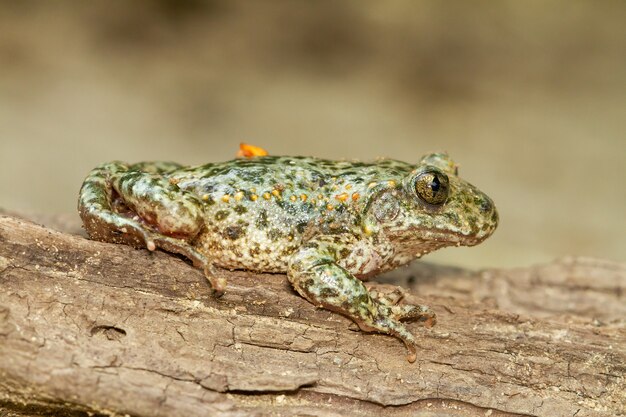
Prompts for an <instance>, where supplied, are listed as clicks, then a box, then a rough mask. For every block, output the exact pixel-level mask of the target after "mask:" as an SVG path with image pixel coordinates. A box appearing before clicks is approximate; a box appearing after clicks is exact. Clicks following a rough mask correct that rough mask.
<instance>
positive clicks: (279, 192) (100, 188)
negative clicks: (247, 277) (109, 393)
mask: <svg viewBox="0 0 626 417" xmlns="http://www.w3.org/2000/svg"><path fill="white" fill-rule="evenodd" d="M456 171H457V169H456V165H455V164H454V163H453V162H452V161H451V160H450V159H449V158H448V156H447V155H445V154H431V155H427V156H425V157H423V158H422V160H421V161H420V162H419V163H418V164H415V165H413V164H408V163H405V162H401V161H395V160H389V159H383V160H379V161H375V162H371V163H363V162H349V161H330V160H323V159H316V158H309V157H284V156H283V157H275V156H265V157H255V158H252V159H236V160H232V161H228V162H222V163H212V164H206V165H202V166H196V167H182V166H179V165H177V164H173V163H140V164H135V165H127V164H124V163H121V162H112V163H108V164H104V165H101V166H99V167H97V168H95V169H94V170H93V171H92V172H91V173H90V175H89V176H88V177H87V178H86V180H85V182H84V184H83V187H82V189H81V192H80V198H79V211H80V213H81V217H82V218H83V222H84V224H85V228H86V229H87V231H88V233H89V235H90V236H91V237H92V238H94V239H98V240H104V241H109V242H116V243H126V244H131V245H135V246H147V247H148V249H150V250H154V249H156V248H157V247H160V248H163V249H165V250H167V251H171V252H177V253H181V254H183V255H185V256H187V257H188V258H190V259H191V260H193V262H194V264H195V265H196V266H198V267H201V268H203V269H204V271H205V274H206V275H207V277H208V279H209V281H210V282H211V284H212V285H213V287H214V288H215V290H216V291H218V292H221V291H223V289H224V285H225V282H224V280H223V279H222V278H219V274H218V273H217V271H216V270H215V269H213V266H218V267H222V268H229V269H246V270H253V271H262V272H286V273H287V275H288V277H289V280H290V281H291V282H292V284H293V285H294V288H295V289H296V290H297V291H298V292H299V293H300V294H301V295H302V296H304V297H305V298H307V299H308V300H309V301H311V302H312V303H314V304H316V305H320V306H323V307H325V308H328V309H331V310H333V311H337V312H340V313H342V314H344V315H346V316H348V317H350V318H352V319H353V320H354V321H355V322H356V323H357V324H359V326H360V327H361V328H362V329H363V330H366V331H379V332H383V333H388V334H391V335H394V336H396V337H398V338H400V339H401V340H403V341H404V342H405V344H406V345H407V347H408V348H409V351H410V355H409V360H411V361H413V360H415V340H414V337H413V335H412V334H411V333H410V332H409V331H408V330H407V329H406V328H405V326H404V325H403V324H402V323H401V322H400V321H401V320H421V321H426V322H428V323H434V318H435V316H434V314H433V313H432V312H430V311H429V310H428V308H427V307H424V306H412V305H398V304H397V302H398V301H399V299H396V300H389V299H386V298H384V297H373V296H372V295H371V294H370V293H368V291H367V289H366V288H365V286H364V285H363V284H362V283H361V281H360V280H359V279H357V278H364V277H367V276H370V275H373V274H377V273H380V272H382V271H386V270H389V269H393V268H395V267H397V266H399V265H402V264H405V263H407V262H409V261H411V260H412V259H415V258H417V257H420V256H421V255H423V254H425V253H428V252H431V251H433V250H435V249H438V248H441V247H444V246H451V245H456V246H459V245H475V244H477V243H479V242H481V241H482V240H484V239H485V238H487V237H488V236H489V235H490V234H491V233H492V232H493V231H494V229H495V228H496V225H497V221H498V217H497V213H496V210H495V207H494V205H493V203H492V201H491V200H490V199H489V198H488V197H487V196H486V195H485V194H483V193H482V192H481V191H479V190H478V189H477V188H475V187H474V186H472V185H470V184H469V183H467V182H465V181H463V180H462V179H460V178H459V177H458V176H457V172H456ZM424 172H435V173H437V175H439V176H443V177H445V178H444V179H446V178H447V181H448V184H449V185H448V191H447V198H445V201H443V202H442V203H441V204H429V203H428V202H426V201H425V199H424V198H422V197H421V196H420V195H419V193H418V192H416V181H417V178H418V177H419V176H420V174H423V173H424ZM355 277H357V278H355Z"/></svg>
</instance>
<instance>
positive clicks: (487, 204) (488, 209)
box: [473, 193, 498, 244]
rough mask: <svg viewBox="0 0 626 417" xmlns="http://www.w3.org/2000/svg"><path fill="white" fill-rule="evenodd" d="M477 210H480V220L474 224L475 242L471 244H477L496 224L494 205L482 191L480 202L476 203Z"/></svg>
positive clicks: (489, 234) (496, 213) (490, 232)
mask: <svg viewBox="0 0 626 417" xmlns="http://www.w3.org/2000/svg"><path fill="white" fill-rule="evenodd" d="M478 211H479V212H480V216H479V218H480V221H478V222H476V224H475V225H474V235H475V236H476V242H473V244H478V243H480V242H482V241H483V240H485V239H486V238H488V237H489V236H491V234H492V233H493V232H494V230H496V227H497V226H498V211H497V210H496V206H495V204H494V203H493V200H492V199H491V198H489V197H488V196H487V195H485V194H482V193H481V196H480V202H479V203H478Z"/></svg>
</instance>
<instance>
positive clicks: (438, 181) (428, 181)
mask: <svg viewBox="0 0 626 417" xmlns="http://www.w3.org/2000/svg"><path fill="white" fill-rule="evenodd" d="M415 192H416V193H417V196H418V197H419V198H420V199H422V200H423V201H424V202H426V203H428V204H432V205H435V206H439V205H441V204H443V203H445V202H446V200H447V199H448V176H447V175H446V174H444V173H443V172H441V171H439V170H429V171H426V172H422V173H421V174H419V175H418V176H417V178H416V179H415Z"/></svg>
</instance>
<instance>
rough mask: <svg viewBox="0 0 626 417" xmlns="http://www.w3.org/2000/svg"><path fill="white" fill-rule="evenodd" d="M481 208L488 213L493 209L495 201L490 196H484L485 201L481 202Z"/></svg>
mask: <svg viewBox="0 0 626 417" xmlns="http://www.w3.org/2000/svg"><path fill="white" fill-rule="evenodd" d="M480 210H481V211H482V212H483V213H488V212H490V211H491V210H493V203H492V202H491V200H490V199H489V198H484V199H483V201H481V202H480Z"/></svg>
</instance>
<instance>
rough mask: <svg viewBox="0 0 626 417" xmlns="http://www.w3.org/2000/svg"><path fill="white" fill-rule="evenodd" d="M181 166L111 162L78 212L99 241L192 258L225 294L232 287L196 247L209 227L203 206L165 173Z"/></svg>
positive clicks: (97, 172) (93, 177) (95, 177)
mask: <svg viewBox="0 0 626 417" xmlns="http://www.w3.org/2000/svg"><path fill="white" fill-rule="evenodd" d="M177 167H178V165H176V164H164V163H156V164H151V163H141V164H136V165H127V164H124V163H122V162H111V163H107V164H103V165H100V166H99V167H97V168H95V169H94V170H93V171H91V173H90V174H89V175H88V176H87V178H86V179H85V182H84V183H83V186H82V188H81V190H80V196H79V201H78V209H79V212H80V215H81V217H82V219H83V224H84V225H85V229H86V230H87V233H88V234H89V236H90V237H91V238H93V239H96V240H101V241H105V242H113V243H125V244H130V245H133V246H142V245H145V247H146V248H147V249H148V250H150V251H153V250H156V248H157V247H158V248H161V249H164V250H166V251H169V252H174V253H179V254H181V255H183V256H185V257H187V258H189V259H190V260H191V261H192V262H193V263H194V265H195V266H196V267H198V268H202V269H203V271H204V274H205V276H206V277H207V279H208V280H209V282H210V283H211V285H212V286H213V289H214V290H215V291H216V292H217V293H218V294H219V293H222V292H223V290H224V287H225V285H226V282H225V280H224V279H223V278H218V277H216V274H215V270H214V268H213V266H212V264H211V262H210V260H209V259H208V258H207V257H206V256H204V255H203V254H202V253H200V252H198V251H197V250H196V249H195V248H194V247H193V246H192V245H191V244H190V242H191V241H192V240H193V238H194V237H195V236H196V235H197V234H198V233H199V232H200V230H201V229H202V227H203V225H204V220H203V217H202V211H201V207H202V204H201V203H200V201H198V199H197V197H195V196H194V195H193V194H191V193H189V192H186V191H184V190H181V189H179V188H178V186H177V185H176V184H175V183H172V182H170V181H169V180H168V178H167V177H166V176H164V175H163V174H164V173H165V172H167V171H168V170H171V169H175V168H177Z"/></svg>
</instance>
